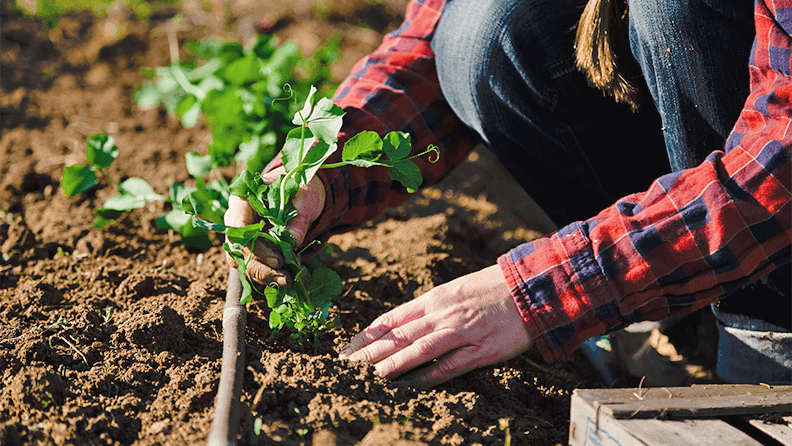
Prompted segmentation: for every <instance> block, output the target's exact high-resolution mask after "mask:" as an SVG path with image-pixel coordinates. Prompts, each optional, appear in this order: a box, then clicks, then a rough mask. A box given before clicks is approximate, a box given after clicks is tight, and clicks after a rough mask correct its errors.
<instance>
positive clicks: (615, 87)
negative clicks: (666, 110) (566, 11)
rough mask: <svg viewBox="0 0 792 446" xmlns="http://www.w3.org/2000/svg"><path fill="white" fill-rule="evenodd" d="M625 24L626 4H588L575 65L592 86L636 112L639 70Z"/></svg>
mask: <svg viewBox="0 0 792 446" xmlns="http://www.w3.org/2000/svg"><path fill="white" fill-rule="evenodd" d="M626 20H627V3H626V1H624V0H589V2H588V3H587V4H586V8H585V9H584V10H583V15H581V17H580V21H579V22H578V27H577V35H576V36H575V63H576V64H577V66H578V68H579V69H580V70H581V71H582V72H583V73H584V74H585V75H586V78H587V79H588V81H589V83H590V84H591V85H593V86H595V87H597V88H599V89H600V90H602V91H603V92H604V93H605V94H607V95H611V96H613V97H614V98H615V99H616V101H617V102H621V103H625V104H628V105H629V106H630V108H631V109H632V111H637V110H638V107H639V105H640V91H639V89H638V87H637V86H636V85H635V83H634V79H635V78H636V77H638V76H640V67H638V65H637V62H636V61H635V59H634V58H633V57H632V53H631V52H630V46H629V40H628V37H627V27H626V26H625V22H626Z"/></svg>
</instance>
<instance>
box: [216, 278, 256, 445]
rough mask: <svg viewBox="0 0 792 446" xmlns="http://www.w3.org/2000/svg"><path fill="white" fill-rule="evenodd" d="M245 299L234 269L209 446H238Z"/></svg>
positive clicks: (229, 281)
mask: <svg viewBox="0 0 792 446" xmlns="http://www.w3.org/2000/svg"><path fill="white" fill-rule="evenodd" d="M241 298H242V282H240V281H239V276H238V275H237V271H236V269H234V268H231V269H230V271H229V273H228V289H227V290H226V301H225V306H224V307H223V365H222V367H221V369H220V384H219V386H218V389H217V399H216V400H215V414H214V420H213V422H212V431H211V432H210V433H209V438H208V440H207V444H208V446H227V445H236V444H237V431H238V430H239V419H240V416H241V414H240V411H241V403H240V401H239V399H240V396H241V395H242V381H243V380H244V377H245V325H246V324H247V313H246V311H245V307H244V305H240V304H239V301H240V299H241Z"/></svg>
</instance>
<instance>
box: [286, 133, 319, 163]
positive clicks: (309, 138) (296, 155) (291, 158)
mask: <svg viewBox="0 0 792 446" xmlns="http://www.w3.org/2000/svg"><path fill="white" fill-rule="evenodd" d="M303 132H304V134H303ZM301 137H304V138H305V139H304V140H302V139H301ZM301 141H302V149H303V159H304V158H305V156H306V155H307V154H308V149H309V148H310V147H311V146H312V145H313V144H314V142H316V138H314V135H313V133H311V130H309V129H307V128H297V129H292V130H291V131H290V132H289V134H288V135H286V142H285V143H284V144H283V148H282V149H281V157H282V158H283V167H284V168H285V169H286V171H292V170H294V169H296V168H297V166H299V165H300V161H301V160H300V144H301Z"/></svg>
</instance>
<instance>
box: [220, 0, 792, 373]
mask: <svg viewBox="0 0 792 446" xmlns="http://www.w3.org/2000/svg"><path fill="white" fill-rule="evenodd" d="M593 1H596V0H593ZM586 3H587V2H586V1H585V0H553V1H552V2H551V1H549V0H530V1H528V0H497V1H496V0H447V1H445V0H412V1H411V2H410V3H409V5H408V6H407V10H406V14H405V21H404V22H403V24H402V26H401V27H400V28H398V29H397V30H395V31H393V32H392V33H390V34H389V35H388V36H386V37H385V38H384V40H383V42H382V44H381V45H380V47H379V48H378V49H377V50H376V51H374V52H373V53H372V54H370V55H369V56H367V57H366V58H364V59H363V60H361V61H360V62H359V63H358V64H357V65H356V66H355V68H353V71H352V73H351V74H350V76H349V77H348V78H347V79H346V80H345V81H344V82H343V83H342V84H341V86H340V87H339V89H338V90H337V92H336V94H335V96H334V98H333V100H334V102H335V103H336V104H338V105H339V106H340V107H342V108H343V109H344V110H345V112H346V116H345V119H344V126H343V127H342V129H341V132H340V134H339V146H342V145H343V142H344V141H345V140H346V139H347V138H349V137H351V135H354V134H356V133H357V132H359V131H362V130H374V131H377V132H379V133H381V134H384V133H386V132H387V131H390V130H401V131H405V132H408V133H409V134H410V135H411V138H412V141H413V144H414V147H415V150H418V148H421V147H426V146H428V145H429V144H435V145H437V146H439V147H440V148H441V150H442V153H441V156H440V161H439V162H438V163H436V164H431V163H429V162H428V161H426V160H416V161H417V162H418V164H419V167H420V169H421V172H422V174H423V176H424V178H425V182H424V185H423V186H424V187H425V186H429V185H432V184H436V183H437V182H439V181H440V180H442V179H443V178H444V177H445V176H446V175H447V174H448V173H449V172H450V171H451V170H452V169H453V168H454V167H455V166H456V165H458V164H460V163H461V162H462V161H463V160H464V159H465V158H466V156H467V155H468V154H469V152H470V151H471V150H472V149H473V148H474V147H476V145H477V144H480V143H483V144H485V145H486V146H487V147H488V148H489V149H490V150H492V151H493V152H494V153H495V154H496V155H497V156H498V158H499V159H500V160H501V161H502V162H503V164H504V166H505V167H506V168H507V169H509V171H510V173H511V174H512V175H513V176H514V177H515V179H516V180H517V181H518V182H519V184H520V185H521V186H522V187H523V188H524V189H525V190H526V191H527V192H528V193H529V194H530V195H531V197H532V198H534V199H535V200H536V201H537V202H538V203H539V204H540V206H541V207H542V208H543V209H544V210H545V211H546V212H547V213H548V215H549V216H550V217H551V218H552V219H553V221H554V222H555V223H556V224H557V225H558V226H559V228H560V229H558V230H557V231H556V232H554V233H552V234H549V235H547V236H545V237H542V238H539V239H537V240H534V241H532V242H529V243H525V244H522V245H520V246H517V247H516V248H514V249H512V250H511V251H509V252H507V253H505V254H503V255H502V256H500V257H499V258H498V259H497V262H495V261H494V259H493V264H492V266H490V267H487V268H485V269H483V270H481V271H476V272H472V273H470V274H468V275H466V276H463V277H460V278H458V279H455V280H452V281H450V282H448V283H446V284H443V285H440V286H438V287H436V288H434V289H432V290H431V291H429V292H427V293H426V294H424V295H422V296H419V297H418V298H416V299H414V300H412V301H410V302H407V303H405V304H403V305H401V306H399V307H397V308H395V309H393V310H391V311H389V312H387V313H385V314H383V315H381V316H380V317H379V318H377V319H376V320H374V321H373V322H372V323H371V324H370V325H369V326H368V327H367V328H365V329H364V330H363V331H361V332H360V333H359V334H357V335H356V336H355V337H354V338H353V339H352V340H351V341H350V343H349V344H348V345H347V346H345V347H344V348H343V349H342V351H341V357H345V358H348V359H350V360H362V361H368V362H371V363H374V364H375V369H376V372H377V373H378V374H379V375H381V376H384V377H387V378H392V377H402V378H404V379H407V380H410V381H411V382H412V383H413V384H414V385H416V386H432V385H436V384H439V383H442V382H445V381H447V380H449V379H451V378H453V377H456V376H459V375H461V374H463V373H466V372H468V371H470V370H472V369H475V368H477V367H480V366H483V365H487V364H492V363H495V362H499V361H504V360H507V359H510V358H513V357H515V356H517V355H519V354H521V353H523V352H525V351H526V350H528V349H529V348H532V347H533V348H538V349H539V351H540V352H541V354H542V355H543V357H544V358H545V359H546V360H548V361H553V360H557V359H560V358H562V357H564V356H565V355H568V354H570V353H571V352H573V351H575V349H577V348H578V347H579V346H580V345H581V344H582V343H583V342H584V341H586V339H588V338H590V337H592V336H597V335H600V334H602V333H608V332H612V331H614V330H618V329H621V328H623V327H625V326H627V325H630V324H633V323H637V322H641V321H659V320H665V319H669V318H673V317H677V316H680V315H684V314H689V313H691V312H693V311H696V310H699V309H701V308H704V307H706V306H708V305H713V310H714V312H715V315H716V317H717V320H718V324H719V330H720V333H721V341H720V344H719V347H718V349H719V362H718V370H717V373H718V375H719V376H720V377H721V378H722V379H724V380H725V381H728V382H763V383H768V384H774V383H789V382H790V381H792V357H791V356H792V334H791V333H790V331H792V330H790V328H791V327H790V318H791V316H790V307H792V300H791V299H790V285H789V275H790V272H789V271H790V270H789V264H790V254H791V253H792V249H791V246H792V242H791V238H792V221H790V220H791V218H790V217H792V208H791V205H790V190H792V180H791V176H792V156H790V141H792V131H791V130H790V117H791V116H790V115H791V114H792V113H791V112H792V107H791V106H790V100H791V99H792V81H791V80H790V79H791V78H790V54H791V53H792V50H791V49H790V42H792V37H790V33H792V14H790V13H789V11H792V9H787V8H788V7H789V6H790V5H786V3H789V2H773V3H770V2H766V1H764V0H757V1H756V2H755V4H754V5H753V6H751V4H750V3H748V2H739V1H736V0H729V1H717V0H686V1H682V0H669V1H655V0H629V1H628V2H627V5H626V6H627V9H626V10H625V13H624V14H623V15H617V16H614V18H612V19H613V20H616V21H618V22H620V23H622V24H623V25H625V29H626V31H627V36H628V39H629V47H628V48H629V50H630V52H631V54H630V55H629V56H630V57H632V58H634V61H635V62H637V66H638V75H637V76H636V77H632V78H628V79H627V81H629V83H630V84H631V85H633V86H636V88H635V91H636V92H638V93H636V94H637V95H638V96H637V97H633V98H632V99H631V100H635V101H636V102H637V101H639V100H640V101H641V106H640V108H639V111H638V112H637V113H634V112H633V111H632V110H631V109H630V107H628V106H625V105H623V104H618V103H616V101H614V100H613V98H610V97H607V96H605V95H603V94H602V92H600V91H598V90H597V89H595V88H592V87H591V86H590V85H589V83H588V81H587V79H586V76H585V75H584V74H583V73H581V71H580V70H579V69H578V68H577V67H576V65H575V57H574V51H575V50H574V47H575V31H574V29H575V26H576V25H577V23H578V20H579V19H580V16H581V11H583V8H584V7H585V6H586ZM782 4H783V5H786V6H783V5H782ZM620 57H621V61H625V60H626V59H628V58H626V57H625V56H624V55H623V54H622V55H620ZM624 76H629V73H627V72H625V73H624ZM652 105H654V107H653V106H652ZM270 169H271V171H270V172H269V173H268V174H267V175H270V176H272V175H277V174H278V169H279V167H278V165H277V163H275V164H273V165H272V166H270ZM280 169H282V168H280ZM407 198H408V194H407V193H406V191H404V189H403V188H400V187H396V186H394V182H393V181H392V180H391V179H390V178H388V176H387V173H384V172H382V171H380V169H327V170H322V171H320V173H319V174H318V176H317V177H316V178H315V179H314V181H312V183H311V184H309V185H308V187H307V188H304V190H302V191H301V192H300V194H298V197H297V203H296V205H297V208H298V212H299V215H300V220H299V221H297V222H294V223H292V229H293V232H295V238H297V239H298V241H299V242H300V243H302V242H304V241H307V240H314V239H318V240H322V241H324V240H327V238H328V237H329V236H330V235H332V234H335V233H339V232H344V231H349V230H352V229H354V228H356V227H358V226H359V225H361V224H362V223H363V222H365V221H368V220H370V219H373V218H374V217H376V216H377V215H379V214H380V213H381V212H382V211H383V210H384V209H385V208H386V207H390V206H396V205H398V204H399V203H401V202H403V201H404V200H406V199H407ZM252 219H253V215H252V211H251V210H250V208H249V206H247V204H246V203H245V202H244V201H242V200H240V199H236V198H233V199H232V201H231V202H230V209H229V211H228V212H227V214H226V223H227V224H229V225H233V226H241V225H244V224H248V223H251V222H252ZM282 267H283V259H282V258H280V256H279V255H278V254H277V252H276V251H275V250H273V249H272V248H271V247H269V246H267V245H266V244H264V243H260V244H257V245H256V246H255V247H254V248H253V259H252V261H251V267H249V274H250V275H251V277H252V278H253V279H254V280H257V281H260V282H262V283H267V282H270V281H277V282H279V283H282V284H287V285H288V283H289V281H290V277H289V274H288V272H287V271H284V270H282V269H281V268H282Z"/></svg>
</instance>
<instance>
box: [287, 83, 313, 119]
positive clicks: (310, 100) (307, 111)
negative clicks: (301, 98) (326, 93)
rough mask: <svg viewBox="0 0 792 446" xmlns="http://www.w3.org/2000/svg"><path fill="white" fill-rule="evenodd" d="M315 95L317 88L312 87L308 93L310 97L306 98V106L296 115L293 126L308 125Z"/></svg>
mask: <svg viewBox="0 0 792 446" xmlns="http://www.w3.org/2000/svg"><path fill="white" fill-rule="evenodd" d="M314 93H316V87H314V86H313V85H311V91H310V92H309V93H308V97H307V98H305V105H303V108H302V110H300V111H298V112H297V113H295V114H294V119H292V124H294V125H299V126H304V125H305V124H307V123H308V118H309V117H310V116H311V110H312V109H313V95H314Z"/></svg>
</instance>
